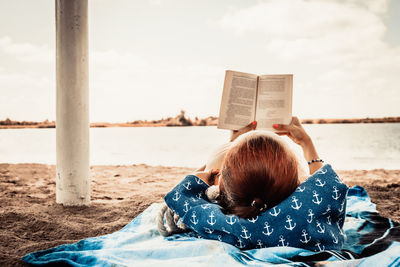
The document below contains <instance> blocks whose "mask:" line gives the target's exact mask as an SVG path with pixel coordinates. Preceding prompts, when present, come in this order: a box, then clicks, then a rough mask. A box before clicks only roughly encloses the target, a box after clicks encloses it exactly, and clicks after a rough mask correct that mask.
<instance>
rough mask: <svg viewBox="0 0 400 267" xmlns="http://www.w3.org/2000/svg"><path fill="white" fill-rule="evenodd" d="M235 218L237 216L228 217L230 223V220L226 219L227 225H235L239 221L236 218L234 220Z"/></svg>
mask: <svg viewBox="0 0 400 267" xmlns="http://www.w3.org/2000/svg"><path fill="white" fill-rule="evenodd" d="M234 216H235V215H228V216H227V217H229V221H228V219H225V221H226V223H227V224H230V225H234V224H235V222H236V221H237V219H236V218H233V217H234Z"/></svg>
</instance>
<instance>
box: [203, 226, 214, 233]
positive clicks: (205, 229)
mask: <svg viewBox="0 0 400 267" xmlns="http://www.w3.org/2000/svg"><path fill="white" fill-rule="evenodd" d="M204 232H206V233H207V234H212V233H214V229H210V228H207V227H204Z"/></svg>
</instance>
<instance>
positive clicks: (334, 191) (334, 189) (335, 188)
mask: <svg viewBox="0 0 400 267" xmlns="http://www.w3.org/2000/svg"><path fill="white" fill-rule="evenodd" d="M338 192H339V190H337V187H336V186H333V193H335V195H332V198H333V199H334V200H338V199H339V197H340V196H341V195H342V194H339V195H338Z"/></svg>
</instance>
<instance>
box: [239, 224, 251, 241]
mask: <svg viewBox="0 0 400 267" xmlns="http://www.w3.org/2000/svg"><path fill="white" fill-rule="evenodd" d="M247 232H248V231H247V229H246V227H244V226H243V227H242V233H243V234H244V236H242V235H240V237H242V238H244V239H249V238H250V237H251V234H250V235H247Z"/></svg>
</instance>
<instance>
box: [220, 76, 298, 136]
mask: <svg viewBox="0 0 400 267" xmlns="http://www.w3.org/2000/svg"><path fill="white" fill-rule="evenodd" d="M292 90H293V75H292V74H279V75H260V76H258V75H254V74H249V73H243V72H237V71H231V70H227V71H226V74H225V82H224V90H223V92H222V100H221V107H220V110H219V119H218V128H220V129H231V130H238V129H240V128H242V127H244V126H246V125H248V124H250V123H251V122H253V121H257V129H267V130H273V128H272V125H273V124H275V123H277V124H289V123H290V121H291V120H292Z"/></svg>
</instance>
